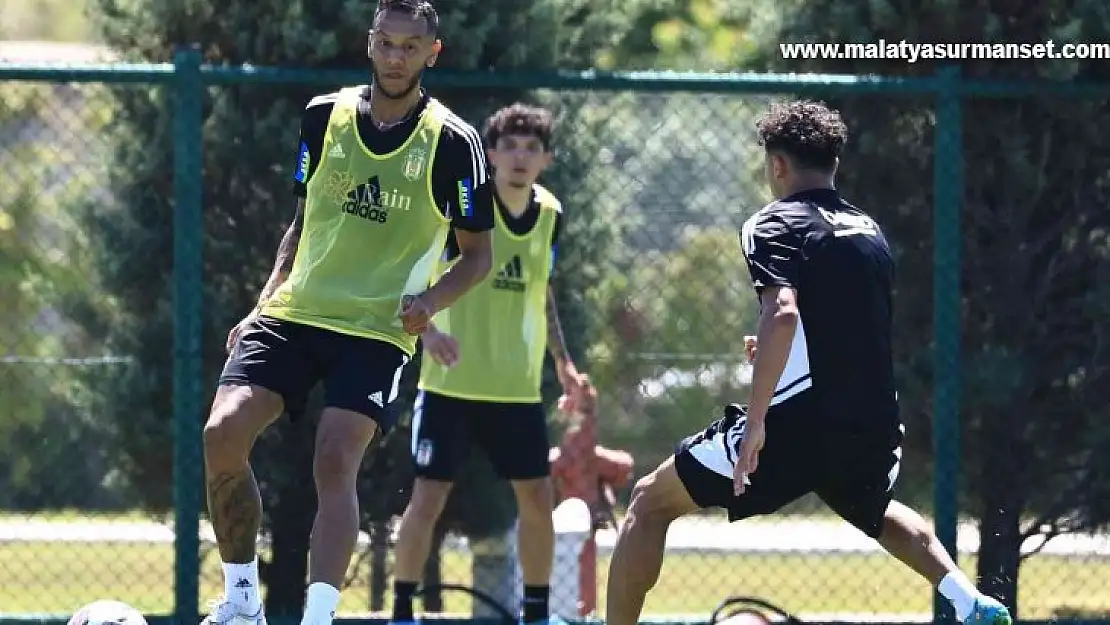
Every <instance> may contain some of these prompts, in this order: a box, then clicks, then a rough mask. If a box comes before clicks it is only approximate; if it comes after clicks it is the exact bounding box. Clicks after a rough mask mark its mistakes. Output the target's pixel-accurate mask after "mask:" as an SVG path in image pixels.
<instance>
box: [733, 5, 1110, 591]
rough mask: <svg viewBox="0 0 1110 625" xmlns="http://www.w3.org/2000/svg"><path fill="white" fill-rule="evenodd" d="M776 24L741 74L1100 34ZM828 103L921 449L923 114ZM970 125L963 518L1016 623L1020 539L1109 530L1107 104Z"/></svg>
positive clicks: (1100, 8) (1035, 28)
mask: <svg viewBox="0 0 1110 625" xmlns="http://www.w3.org/2000/svg"><path fill="white" fill-rule="evenodd" d="M1065 6H1066V7H1068V8H1067V10H1064V7H1065ZM776 9H777V10H778V11H780V13H779V17H781V22H780V24H779V27H778V28H777V29H774V31H775V32H773V34H772V33H771V32H770V31H769V32H768V33H767V39H766V43H765V44H764V45H763V46H762V49H761V53H760V55H757V56H754V57H749V58H748V59H740V60H746V61H747V62H749V63H750V64H751V66H754V67H760V68H767V69H777V70H783V71H793V72H834V73H851V74H872V73H875V74H899V75H929V74H931V73H933V72H935V71H936V70H937V67H938V66H937V64H936V63H933V62H929V61H919V62H918V63H914V64H906V63H904V62H903V61H901V60H877V59H876V60H810V61H800V60H791V61H787V60H783V59H782V58H781V56H780V55H779V49H778V45H777V43H778V42H780V41H817V42H860V43H867V42H874V41H878V40H881V39H884V38H885V39H886V40H887V41H898V40H900V39H909V40H913V41H923V42H924V41H983V42H1015V41H1044V40H1050V39H1053V40H1056V41H1057V42H1058V43H1062V42H1064V41H1102V40H1106V39H1107V35H1108V28H1110V23H1108V22H1107V20H1106V18H1105V7H1104V5H1103V3H1101V2H1097V1H1095V0H1090V1H1083V2H1071V3H1065V2H1060V1H1049V2H1041V3H1034V4H1027V5H1024V6H1023V7H1022V10H1021V12H1020V13H1013V12H1005V13H1003V12H1001V11H1000V10H996V9H994V8H992V7H988V6H987V5H984V4H982V3H976V2H971V1H970V0H968V1H964V0H950V1H948V2H938V3H926V4H921V3H894V4H891V3H885V4H879V5H876V4H875V3H872V2H865V1H863V0H860V1H848V2H844V1H840V2H831V1H828V0H817V1H807V2H801V1H791V2H782V3H779V4H778V6H777V7H776ZM960 65H961V68H962V71H963V74H964V75H965V76H966V77H983V76H990V77H995V78H1013V79H1025V78H1049V79H1056V80H1061V81H1070V80H1094V81H1105V80H1106V79H1107V77H1108V75H1110V72H1108V70H1107V67H1106V64H1105V63H1104V62H1100V61H1097V60H1038V61H1036V62H1029V63H1018V62H1014V61H1008V60H974V61H967V62H963V63H961V64H960ZM832 104H834V105H836V106H837V107H839V108H840V109H841V110H842V111H843V113H844V114H845V117H846V119H847V121H848V123H849V126H850V128H851V129H852V131H853V133H854V136H853V137H852V139H851V140H850V146H849V148H848V150H847V153H846V154H845V156H844V158H843V159H842V162H843V172H842V174H841V186H842V187H843V188H844V189H845V192H846V193H847V195H848V196H849V197H850V198H852V199H853V200H854V201H856V202H858V203H859V204H860V205H861V206H863V207H864V208H865V209H869V210H871V211H874V214H875V216H876V217H877V219H878V220H879V221H880V222H881V223H882V224H884V226H885V228H886V230H887V232H888V235H889V236H890V238H891V239H892V241H893V242H894V245H895V246H896V248H897V255H898V260H899V263H900V265H901V270H900V276H899V279H898V283H897V295H896V302H897V328H896V350H897V352H896V353H897V354H898V356H899V358H900V360H901V363H902V366H903V376H902V382H903V384H904V385H905V388H904V392H903V393H902V398H903V400H902V405H903V407H904V408H905V411H906V413H907V414H906V417H907V421H908V422H909V423H908V427H909V430H910V431H911V432H914V431H916V432H918V433H919V435H918V437H917V441H918V443H919V444H920V443H922V442H926V441H927V437H928V436H929V435H930V428H929V423H930V421H929V419H930V416H931V415H930V404H929V396H928V394H927V391H928V388H929V387H928V385H927V384H928V382H929V377H930V375H931V371H930V368H929V366H928V352H929V349H930V348H931V346H930V345H929V344H928V341H927V339H925V338H924V337H929V336H931V318H930V313H929V311H930V310H931V305H930V301H931V294H930V288H931V287H930V286H929V285H930V282H931V281H930V275H931V267H930V259H931V253H932V242H931V241H930V237H929V235H928V233H929V232H930V218H929V216H930V202H931V200H932V198H931V193H930V189H931V184H930V181H931V180H932V176H931V171H930V170H931V163H932V162H933V156H934V155H933V150H934V133H935V130H934V128H933V115H934V114H933V111H932V110H931V108H932V103H930V102H928V101H922V100H920V99H900V100H898V101H894V100H891V99H886V98H875V97H869V98H863V97H860V98H838V99H835V100H832ZM964 115H965V118H964V140H965V149H966V151H965V160H964V161H963V164H964V166H965V167H966V173H965V180H966V184H967V187H966V193H965V197H964V199H965V208H964V212H963V229H962V232H963V245H964V250H965V251H964V253H963V266H962V275H963V284H962V286H963V293H964V317H963V323H964V341H963V345H964V349H965V358H964V361H963V362H964V372H965V377H964V384H965V386H964V389H965V390H964V395H963V404H962V406H961V414H962V417H963V423H964V430H963V433H964V443H965V445H964V449H963V450H962V452H963V453H962V454H961V457H962V459H963V460H962V463H963V466H964V469H965V470H964V473H963V476H962V477H963V480H962V485H963V487H964V492H965V494H966V496H967V502H968V506H969V511H971V512H974V513H975V514H977V515H979V516H980V519H981V525H980V528H981V529H980V539H981V547H980V551H979V558H978V564H977V566H978V577H979V584H980V587H981V588H982V589H983V590H984V591H986V592H988V593H990V594H992V595H995V596H998V597H1000V598H1002V599H1003V600H1004V601H1005V602H1006V603H1007V605H1009V606H1011V607H1012V608H1016V606H1015V603H1016V597H1017V588H1018V569H1019V563H1020V561H1021V558H1022V556H1021V553H1020V551H1019V548H1020V546H1021V544H1022V542H1023V540H1024V539H1026V538H1029V537H1041V538H1043V537H1048V538H1051V537H1053V536H1055V535H1057V534H1059V533H1064V532H1074V531H1085V530H1089V529H1092V528H1095V527H1098V526H1100V525H1104V524H1105V523H1106V522H1107V521H1108V520H1110V510H1108V509H1107V506H1106V503H1105V502H1106V501H1107V493H1108V491H1110V480H1108V479H1107V468H1108V467H1107V460H1106V459H1107V458H1108V457H1110V449H1108V448H1107V440H1108V434H1107V427H1106V419H1105V416H1106V405H1107V401H1108V399H1110V397H1108V395H1110V384H1108V382H1107V374H1108V368H1107V366H1106V363H1107V359H1106V355H1105V350H1104V349H1103V348H1102V347H1101V346H1102V338H1101V337H1103V336H1104V334H1105V325H1106V324H1105V322H1104V320H1105V319H1106V315H1107V313H1108V302H1110V299H1108V298H1107V286H1106V285H1107V282H1106V279H1105V276H1106V275H1107V271H1110V260H1108V257H1110V246H1108V245H1107V232H1108V228H1110V213H1108V212H1107V211H1106V209H1105V207H1106V204H1107V201H1108V197H1107V193H1108V189H1110V185H1108V178H1107V174H1106V172H1107V171H1108V170H1110V166H1108V165H1110V134H1108V133H1107V132H1105V131H1102V130H1100V129H1101V128H1104V127H1106V124H1105V122H1107V121H1108V120H1110V107H1108V105H1107V103H1106V102H1105V101H1104V100H1084V99H1075V98H1059V97H1056V98H1053V97H1044V98H1027V99H1023V100H971V101H967V102H966V103H965V108H964ZM939 149H941V150H945V149H947V146H943V145H942V146H939ZM942 156H943V155H942ZM947 158H957V155H956V154H954V153H952V154H950V155H949V156H948V157H947ZM923 438H924V439H925V440H922V439H923ZM1034 542H1036V539H1035V540H1034Z"/></svg>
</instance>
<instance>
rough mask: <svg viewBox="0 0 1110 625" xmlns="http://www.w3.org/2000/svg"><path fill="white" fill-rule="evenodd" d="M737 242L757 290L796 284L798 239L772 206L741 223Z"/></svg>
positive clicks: (798, 261)
mask: <svg viewBox="0 0 1110 625" xmlns="http://www.w3.org/2000/svg"><path fill="white" fill-rule="evenodd" d="M740 243H741V245H742V246H743V248H744V257H745V258H746V259H747V261H748V273H750V274H751V277H752V284H753V286H755V288H756V290H762V289H763V288H764V287H768V286H789V287H797V285H798V271H799V269H800V265H801V256H802V246H801V240H800V237H799V236H798V234H797V233H796V232H795V231H793V230H792V229H791V228H790V227H789V225H788V224H787V223H786V221H785V220H784V219H783V218H782V216H781V215H778V214H776V211H775V210H774V208H773V206H772V207H770V208H765V209H763V210H761V211H759V212H758V213H756V214H755V215H754V216H753V217H752V218H751V219H749V220H748V221H747V222H745V223H744V227H743V228H742V229H741V231H740Z"/></svg>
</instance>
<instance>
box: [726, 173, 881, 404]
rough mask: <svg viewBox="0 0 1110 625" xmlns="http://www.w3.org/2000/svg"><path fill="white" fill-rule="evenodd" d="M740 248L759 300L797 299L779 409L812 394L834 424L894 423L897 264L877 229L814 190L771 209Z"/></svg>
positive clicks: (750, 226)
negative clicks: (774, 296)
mask: <svg viewBox="0 0 1110 625" xmlns="http://www.w3.org/2000/svg"><path fill="white" fill-rule="evenodd" d="M740 239H741V244H742V245H743V248H744V255H745V257H746V258H747V263H748V271H749V272H750V274H751V278H752V282H753V284H754V286H755V288H756V291H757V292H759V291H761V290H762V289H763V288H764V287H767V286H771V285H778V286H789V287H793V288H794V289H795V291H796V292H797V301H798V310H799V317H800V318H799V322H798V329H797V331H796V332H795V335H794V344H793V347H792V348H791V351H790V358H789V360H788V361H787V363H786V369H785V370H784V372H783V375H782V378H781V379H780V380H779V382H778V385H777V386H776V389H775V396H774V399H773V400H772V402H771V403H772V405H774V404H777V403H781V402H783V401H785V400H787V399H789V398H791V397H794V396H796V395H799V394H801V393H814V394H815V397H816V398H817V399H818V400H819V401H820V403H821V405H822V406H823V407H825V408H827V409H828V410H829V412H830V414H829V415H828V416H829V417H830V418H837V419H840V418H843V419H852V418H859V417H864V418H874V416H875V415H876V414H878V415H881V416H892V417H896V415H897V404H896V399H895V384H894V370H893V357H892V353H891V320H892V311H891V288H892V281H893V273H894V262H893V259H892V258H891V253H890V247H889V246H888V245H887V241H886V238H885V237H884V236H883V233H882V230H881V229H880V228H879V226H878V225H877V224H876V223H875V221H874V220H873V219H871V218H870V217H869V216H868V215H867V214H865V213H864V212H863V211H861V210H859V209H858V208H856V207H854V206H852V205H851V204H849V203H848V202H845V201H844V200H843V199H841V197H840V195H839V194H838V193H837V192H836V191H834V190H831V189H820V190H810V191H803V192H801V193H796V194H794V195H792V196H789V197H786V198H783V199H781V200H779V201H777V202H773V203H771V204H769V205H767V206H766V207H764V208H763V209H762V210H760V211H759V212H758V213H756V214H755V215H754V216H752V217H751V218H750V219H749V220H748V221H747V222H746V223H745V224H744V226H743V228H742V230H741V233H740Z"/></svg>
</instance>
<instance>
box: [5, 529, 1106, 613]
mask: <svg viewBox="0 0 1110 625" xmlns="http://www.w3.org/2000/svg"><path fill="white" fill-rule="evenodd" d="M607 564H608V563H607V561H606V560H605V558H602V559H601V562H600V571H599V588H600V589H602V590H601V592H602V596H604V594H603V593H604V591H603V589H604V587H605V586H604V584H605V573H604V572H605V570H606V568H607ZM965 564H966V566H967V567H969V570H971V569H970V567H973V566H974V564H973V562H970V561H968V562H965ZM443 570H444V574H445V578H446V579H447V580H448V581H454V582H462V583H468V582H469V581H470V563H469V558H468V557H467V556H464V555H460V554H457V553H449V554H447V555H446V557H445V558H444V566H443ZM368 577H369V575H368V573H367V572H366V571H365V570H363V571H359V572H358V579H359V582H358V583H356V584H354V585H352V586H351V587H350V588H348V589H347V590H346V591H345V593H344V596H343V604H342V606H341V612H342V613H343V614H344V615H355V614H366V613H368V612H369V610H368V609H367V606H368V601H369V589H368V587H367V583H366V580H367V579H368ZM0 580H3V581H2V583H0V613H8V614H11V613H39V614H41V613H56V614H63V613H68V612H70V611H72V610H73V609H74V608H76V607H78V606H80V605H82V604H83V603H86V602H88V601H91V600H94V599H98V598H114V599H120V600H123V601H127V602H130V603H132V604H133V605H135V606H137V607H139V608H141V609H142V610H144V611H146V612H148V613H167V612H169V611H170V608H171V606H172V580H173V551H172V546H171V545H168V544H166V545H145V544H120V545H97V544H83V543H65V544H59V543H53V544H51V543H45V542H43V543H7V544H0ZM1107 580H1110V561H1108V560H1106V559H1090V560H1084V559H1081V558H1061V557H1049V556H1038V557H1036V558H1034V559H1032V560H1030V561H1029V562H1027V564H1026V565H1025V566H1024V567H1023V569H1022V577H1021V582H1022V583H1021V591H1020V599H1019V601H1020V605H1021V608H1022V616H1023V617H1025V618H1050V617H1052V616H1054V615H1058V614H1061V613H1075V612H1079V613H1086V614H1103V615H1105V614H1107V613H1110V584H1108V583H1107ZM220 586H221V582H220V570H219V563H218V560H217V558H216V555H215V554H214V553H209V554H208V556H207V557H206V558H205V561H204V564H203V581H202V596H201V601H202V605H203V603H204V602H207V601H209V600H211V599H214V598H216V596H217V595H218V594H219V592H220V590H221V589H220ZM732 594H748V595H756V596H759V597H763V598H765V599H769V600H771V601H773V602H775V603H777V604H779V605H782V606H783V607H785V608H786V609H788V610H791V611H793V612H795V613H799V614H815V613H820V614H829V613H837V614H845V613H847V614H860V613H880V614H892V615H904V616H911V615H917V614H927V613H928V612H929V610H930V605H931V603H930V601H931V596H930V593H929V591H928V589H927V588H926V587H924V585H923V583H922V582H920V581H919V580H918V579H917V578H916V577H915V576H914V575H913V574H912V573H909V572H908V571H907V570H905V569H903V568H902V567H901V565H899V564H897V563H895V562H892V561H890V560H888V559H887V558H885V557H884V556H882V555H865V554H859V555H786V554H775V555H742V554H729V555H719V554H697V553H680V554H672V555H668V557H667V560H666V562H665V564H664V569H663V575H662V578H661V579H660V580H659V584H658V585H657V586H656V588H655V590H654V591H653V592H652V593H651V595H650V596H649V598H648V604H647V609H646V611H645V616H661V615H688V614H698V615H707V614H708V613H709V611H710V610H712V608H713V607H714V606H715V605H716V604H717V603H718V602H719V601H720V600H721V599H722V598H724V597H726V596H728V595H732ZM445 599H446V601H447V610H448V611H449V612H469V610H470V600H469V599H468V598H467V597H465V596H463V595H457V594H447V595H446V596H445Z"/></svg>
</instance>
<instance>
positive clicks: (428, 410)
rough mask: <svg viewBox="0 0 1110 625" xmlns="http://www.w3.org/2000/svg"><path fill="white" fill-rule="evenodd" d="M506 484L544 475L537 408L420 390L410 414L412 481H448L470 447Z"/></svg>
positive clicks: (544, 444)
mask: <svg viewBox="0 0 1110 625" xmlns="http://www.w3.org/2000/svg"><path fill="white" fill-rule="evenodd" d="M472 443H473V444H476V445H477V446H478V447H479V448H481V450H482V452H483V453H485V455H486V457H487V458H488V459H489V461H490V464H491V465H493V470H494V471H495V472H496V473H497V474H498V475H499V476H501V477H502V478H503V479H506V480H534V479H539V478H544V477H547V476H548V475H550V473H551V467H550V464H549V462H548V438H547V414H546V412H545V411H544V408H543V404H541V403H529V404H523V403H522V404H518V403H510V402H490V401H475V400H469V399H458V398H455V397H449V396H447V395H441V394H438V393H433V392H430V391H420V394H419V395H417V397H416V405H415V406H413V412H412V460H413V464H414V466H415V468H416V475H417V477H422V478H424V479H428V480H436V481H440V482H451V481H454V479H455V474H456V473H457V472H458V470H459V467H460V466H461V465H462V463H463V461H465V460H466V458H467V454H469V453H470V446H471V444H472Z"/></svg>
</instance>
